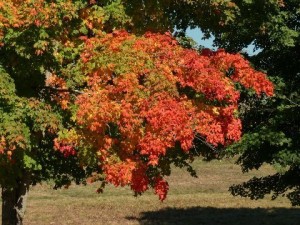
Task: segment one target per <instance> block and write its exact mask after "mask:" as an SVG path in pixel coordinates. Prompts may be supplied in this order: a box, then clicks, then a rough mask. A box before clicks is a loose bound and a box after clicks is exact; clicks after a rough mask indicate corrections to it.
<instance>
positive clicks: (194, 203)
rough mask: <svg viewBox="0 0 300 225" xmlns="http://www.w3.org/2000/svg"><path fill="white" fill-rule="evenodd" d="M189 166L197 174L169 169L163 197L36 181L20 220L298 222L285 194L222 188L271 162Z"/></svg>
mask: <svg viewBox="0 0 300 225" xmlns="http://www.w3.org/2000/svg"><path fill="white" fill-rule="evenodd" d="M194 166H195V168H196V170H197V172H198V178H193V177H190V175H189V174H188V173H187V172H186V171H183V170H180V169H177V168H175V169H174V170H173V173H172V175H171V177H169V179H168V181H169V184H170V192H169V195H168V197H167V199H166V200H165V201H164V202H160V201H159V200H158V197H157V196H155V195H154V194H153V191H151V190H149V191H148V192H146V193H145V194H144V195H142V196H139V197H134V196H133V193H132V192H131V190H130V189H129V188H115V187H112V186H108V187H107V188H106V189H105V191H104V193H103V194H97V193H96V189H97V187H98V186H97V185H98V184H92V185H88V186H75V185H74V186H70V188H69V189H61V190H53V189H52V188H51V187H50V186H49V185H43V186H36V187H34V188H32V190H31V193H30V197H29V202H28V208H27V212H26V218H25V225H31V224H32V225H34V224H40V225H44V224H55V225H64V224H80V225H81V224H82V225H90V224H97V225H98V224H99V225H100V224H101V225H102V224H103V225H105V224H130V225H131V224H145V225H147V224H170V225H171V224H187V225H188V224H191V225H193V224H207V225H210V224H212V225H221V224H225V225H229V224H230V225H232V224H243V225H250V224H251V225H253V224H256V225H258V224H270V225H273V224H282V225H293V224H294V225H296V224H297V225H298V224H299V221H300V209H299V208H292V207H291V206H290V203H289V202H288V201H287V200H286V199H285V198H279V199H277V200H276V201H271V200H270V197H267V198H265V199H262V200H258V201H252V200H249V199H244V198H240V197H233V196H231V195H230V193H229V192H228V188H229V186H230V185H231V184H236V183H239V182H242V181H245V180H247V179H248V178H250V177H251V176H253V175H255V176H261V175H266V174H270V173H272V172H273V169H272V168H271V167H269V166H265V167H264V168H263V169H262V170H261V171H253V172H251V173H250V174H242V173H241V172H240V168H239V166H236V165H234V164H233V161H232V160H223V161H213V162H209V163H207V162H203V161H200V160H198V161H196V162H195V163H194Z"/></svg>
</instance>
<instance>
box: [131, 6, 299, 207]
mask: <svg viewBox="0 0 300 225" xmlns="http://www.w3.org/2000/svg"><path fill="white" fill-rule="evenodd" d="M127 2H128V9H127V11H128V12H131V13H133V14H135V12H136V11H137V10H139V12H140V14H142V15H143V17H142V16H140V15H139V16H136V17H134V19H135V20H136V23H140V22H143V21H144V24H152V22H153V21H155V23H161V22H162V21H164V22H165V23H164V25H165V26H166V27H174V26H176V27H177V29H182V30H183V31H185V29H187V28H188V27H199V28H201V29H202V31H203V32H204V33H205V34H206V36H207V37H208V36H210V35H214V37H215V45H216V46H218V47H222V48H225V49H226V51H228V52H232V53H234V52H240V51H242V49H243V48H244V47H247V46H248V45H249V44H251V43H252V44H253V45H254V46H255V48H256V49H259V51H260V52H259V53H258V54H257V55H256V56H252V57H250V56H247V54H246V57H247V59H249V60H250V61H251V63H252V64H253V65H254V66H255V68H257V69H258V70H263V71H265V72H266V73H267V74H268V75H269V76H270V78H271V79H272V80H273V81H274V82H275V84H276V91H275V98H272V99H265V98H259V99H258V98H257V97H255V96H253V97H250V96H249V95H245V94H244V93H245V92H243V93H242V97H241V104H240V112H241V113H240V116H241V118H242V120H243V124H244V126H243V132H244V133H246V134H245V135H244V137H243V138H242V140H241V141H240V142H238V143H237V144H235V145H233V146H231V147H230V148H228V149H227V153H229V154H240V155H241V156H240V158H239V160H238V163H239V164H241V166H242V169H243V171H245V172H247V171H249V170H251V169H258V168H259V167H260V166H261V165H262V164H264V163H268V164H271V165H274V166H275V167H276V168H277V169H278V173H275V174H273V175H270V176H267V177H262V178H253V179H252V180H250V181H249V182H246V183H244V184H241V185H236V186H233V187H232V188H231V191H232V193H233V194H235V195H241V196H248V197H251V198H253V199H258V198H263V197H264V196H265V195H266V194H270V193H272V194H273V196H272V197H273V198H276V197H277V196H279V195H286V196H287V197H288V198H289V199H290V200H291V203H292V204H293V205H299V204H300V189H299V187H300V183H299V180H300V179H299V178H300V177H299V175H300V163H299V162H300V161H299V159H300V158H299V146H300V144H299V135H300V127H299V124H300V123H299V119H300V115H299V105H300V104H299V100H300V99H299V91H298V89H299V88H298V87H299V74H300V68H299V65H300V64H299V60H300V56H299V52H300V51H299V43H300V31H299V27H300V26H299V21H300V19H299V12H300V4H299V1H298V0H267V1H259V0H250V1H249V0H232V1H227V0H211V1H198V0H186V1H180V2H179V1H155V3H153V2H151V3H143V2H139V1H127ZM147 4H149V5H150V6H151V7H145V6H146V5H147ZM136 6H138V7H139V9H137V8H138V7H136ZM140 18H142V19H141V20H140Z"/></svg>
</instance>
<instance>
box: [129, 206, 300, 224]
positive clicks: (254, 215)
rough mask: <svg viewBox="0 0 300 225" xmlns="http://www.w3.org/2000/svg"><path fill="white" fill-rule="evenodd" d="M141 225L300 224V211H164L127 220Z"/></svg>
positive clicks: (148, 213) (208, 208)
mask: <svg viewBox="0 0 300 225" xmlns="http://www.w3.org/2000/svg"><path fill="white" fill-rule="evenodd" d="M126 219H128V220H131V221H133V220H135V221H138V222H139V223H140V224H141V225H159V224H161V225H174V224H176V225H196V224H197V225H254V224H255V225H299V224H300V209H299V208H291V209H286V208H256V209H251V208H212V207H192V208H187V209H181V208H165V209H162V210H159V211H152V212H142V213H141V214H140V216H139V217H138V218H136V217H127V218H126Z"/></svg>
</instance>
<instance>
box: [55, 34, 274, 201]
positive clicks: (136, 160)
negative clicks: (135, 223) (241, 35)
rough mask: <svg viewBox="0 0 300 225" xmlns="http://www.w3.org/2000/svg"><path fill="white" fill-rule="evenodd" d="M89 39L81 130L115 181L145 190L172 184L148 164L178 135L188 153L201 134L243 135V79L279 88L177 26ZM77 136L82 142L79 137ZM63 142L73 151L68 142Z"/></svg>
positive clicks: (161, 192)
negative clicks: (184, 40) (188, 41)
mask: <svg viewBox="0 0 300 225" xmlns="http://www.w3.org/2000/svg"><path fill="white" fill-rule="evenodd" d="M82 40H84V41H85V48H84V51H83V53H82V55H81V60H82V68H81V69H82V71H83V73H84V74H87V87H86V89H85V90H84V93H83V94H80V95H79V96H77V99H76V102H75V104H76V105H77V106H78V110H77V114H76V122H77V123H78V125H79V128H78V130H77V132H78V134H80V135H78V138H80V139H81V142H83V143H84V142H87V143H88V144H89V145H92V147H93V149H96V150H97V152H98V153H97V155H98V157H99V161H100V162H101V165H100V166H101V168H102V170H103V171H104V174H105V175H106V181H107V182H110V183H112V184H114V185H116V186H124V185H130V186H131V188H132V189H133V190H134V191H135V192H137V193H141V192H144V191H146V190H147V189H148V187H149V185H151V186H152V187H153V188H154V190H155V193H156V194H157V195H158V196H159V198H160V199H161V200H164V199H165V198H166V194H167V191H168V184H167V182H166V181H164V180H163V179H162V177H161V176H160V175H157V174H156V175H153V176H152V175H149V173H148V170H149V168H156V167H157V166H159V165H160V159H161V157H163V156H165V155H166V153H167V151H168V150H169V149H171V148H173V147H175V145H176V143H179V144H180V146H181V149H182V151H184V152H185V153H186V154H188V153H189V150H190V149H191V148H192V147H193V141H194V139H195V137H196V135H198V136H201V138H203V139H205V141H206V142H207V143H209V144H210V145H214V146H218V145H227V144H229V143H231V142H233V141H237V140H239V139H240V137H241V121H240V120H239V119H238V118H237V110H238V100H239V96H240V95H239V91H238V90H236V89H235V85H234V84H235V82H238V83H240V84H241V85H243V86H244V87H245V88H251V89H253V90H254V91H255V92H256V93H257V94H258V95H261V94H262V93H263V92H264V93H265V94H267V95H269V96H270V95H272V94H273V85H272V83H271V82H270V81H269V80H268V79H267V78H266V75H265V74H263V73H261V72H258V71H256V70H254V69H253V68H251V66H250V64H249V63H248V62H247V61H246V60H245V59H244V58H243V57H242V56H241V55H239V54H229V53H226V52H224V50H218V51H216V52H213V51H210V50H203V51H202V53H201V54H199V53H197V52H196V51H194V50H188V49H184V48H182V47H181V46H179V45H178V43H177V42H176V40H174V39H173V38H172V36H171V34H169V33H166V34H153V33H146V34H145V35H144V37H136V36H134V35H131V34H129V33H127V32H125V31H115V32H113V33H112V34H107V35H104V36H100V37H94V38H87V37H85V38H83V39H82ZM95 65H96V66H95ZM229 71H233V73H232V74H231V75H228V74H229ZM58 81H59V80H57V81H56V82H54V84H55V83H57V82H58ZM59 83H60V84H62V85H63V82H59ZM71 139H72V138H71ZM72 143H73V144H74V143H77V144H75V145H80V144H79V141H78V142H76V141H75V142H74V138H73V139H72ZM70 146H72V145H70ZM78 147H80V146H78ZM59 149H60V150H61V151H63V152H68V151H69V150H67V149H69V148H68V147H67V145H63V147H60V148H59ZM78 149H80V148H78Z"/></svg>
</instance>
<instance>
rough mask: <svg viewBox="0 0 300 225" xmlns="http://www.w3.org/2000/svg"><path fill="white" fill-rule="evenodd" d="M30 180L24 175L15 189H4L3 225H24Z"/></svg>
mask: <svg viewBox="0 0 300 225" xmlns="http://www.w3.org/2000/svg"><path fill="white" fill-rule="evenodd" d="M29 186H30V178H29V176H28V175H24V176H23V178H22V179H20V180H19V181H18V183H17V187H15V188H6V187H2V225H22V224H23V218H24V214H25V209H26V203H27V196H28V191H29Z"/></svg>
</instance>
